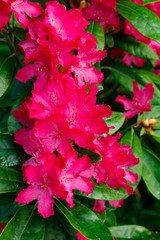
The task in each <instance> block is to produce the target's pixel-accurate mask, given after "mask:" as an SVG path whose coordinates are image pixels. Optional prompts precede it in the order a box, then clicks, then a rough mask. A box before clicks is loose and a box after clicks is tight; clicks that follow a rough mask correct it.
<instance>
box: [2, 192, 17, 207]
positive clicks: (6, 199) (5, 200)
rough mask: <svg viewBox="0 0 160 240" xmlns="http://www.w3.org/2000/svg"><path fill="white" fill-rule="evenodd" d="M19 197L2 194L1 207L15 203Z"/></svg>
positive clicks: (11, 194)
mask: <svg viewBox="0 0 160 240" xmlns="http://www.w3.org/2000/svg"><path fill="white" fill-rule="evenodd" d="M16 197H17V193H4V194H0V206H3V205H5V204H9V203H13V202H14V199H15V198H16Z"/></svg>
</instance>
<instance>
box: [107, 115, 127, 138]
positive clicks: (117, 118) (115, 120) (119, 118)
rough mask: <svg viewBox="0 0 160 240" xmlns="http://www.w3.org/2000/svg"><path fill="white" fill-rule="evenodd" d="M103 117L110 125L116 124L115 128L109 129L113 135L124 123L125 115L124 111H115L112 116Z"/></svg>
mask: <svg viewBox="0 0 160 240" xmlns="http://www.w3.org/2000/svg"><path fill="white" fill-rule="evenodd" d="M103 119H104V121H105V123H106V124H107V126H108V127H112V126H114V128H110V130H109V134H111V135H112V134H114V133H115V132H117V131H118V130H119V129H120V128H121V126H122V125H123V123H124V120H125V116H124V114H123V113H119V112H113V114H112V115H111V117H110V118H103Z"/></svg>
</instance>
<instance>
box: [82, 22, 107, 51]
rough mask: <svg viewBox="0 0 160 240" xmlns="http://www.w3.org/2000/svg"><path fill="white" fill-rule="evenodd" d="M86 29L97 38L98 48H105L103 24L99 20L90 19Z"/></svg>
mask: <svg viewBox="0 0 160 240" xmlns="http://www.w3.org/2000/svg"><path fill="white" fill-rule="evenodd" d="M86 31H88V32H90V33H91V34H93V35H94V37H95V38H96V39H97V41H98V42H97V50H104V47H105V35H104V30H103V28H102V26H101V25H100V24H99V23H98V22H94V21H90V24H89V25H88V27H87V29H86Z"/></svg>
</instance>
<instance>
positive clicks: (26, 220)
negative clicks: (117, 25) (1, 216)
mask: <svg viewBox="0 0 160 240" xmlns="http://www.w3.org/2000/svg"><path fill="white" fill-rule="evenodd" d="M34 211H35V207H34V206H30V205H26V206H24V207H21V208H20V209H19V210H18V211H17V213H16V214H15V215H14V217H13V218H12V219H11V220H10V221H9V223H8V224H7V226H6V227H5V229H4V231H3V232H2V234H1V235H0V240H6V239H9V240H44V233H45V224H44V219H43V218H42V216H40V215H38V214H37V213H34Z"/></svg>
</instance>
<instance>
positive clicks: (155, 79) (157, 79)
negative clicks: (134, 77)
mask: <svg viewBox="0 0 160 240" xmlns="http://www.w3.org/2000/svg"><path fill="white" fill-rule="evenodd" d="M136 72H137V74H140V75H141V76H144V77H145V78H146V79H148V81H147V82H148V83H149V79H150V82H153V83H155V84H157V85H159V86H160V76H159V75H158V74H156V73H154V72H151V71H147V70H144V69H136Z"/></svg>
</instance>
